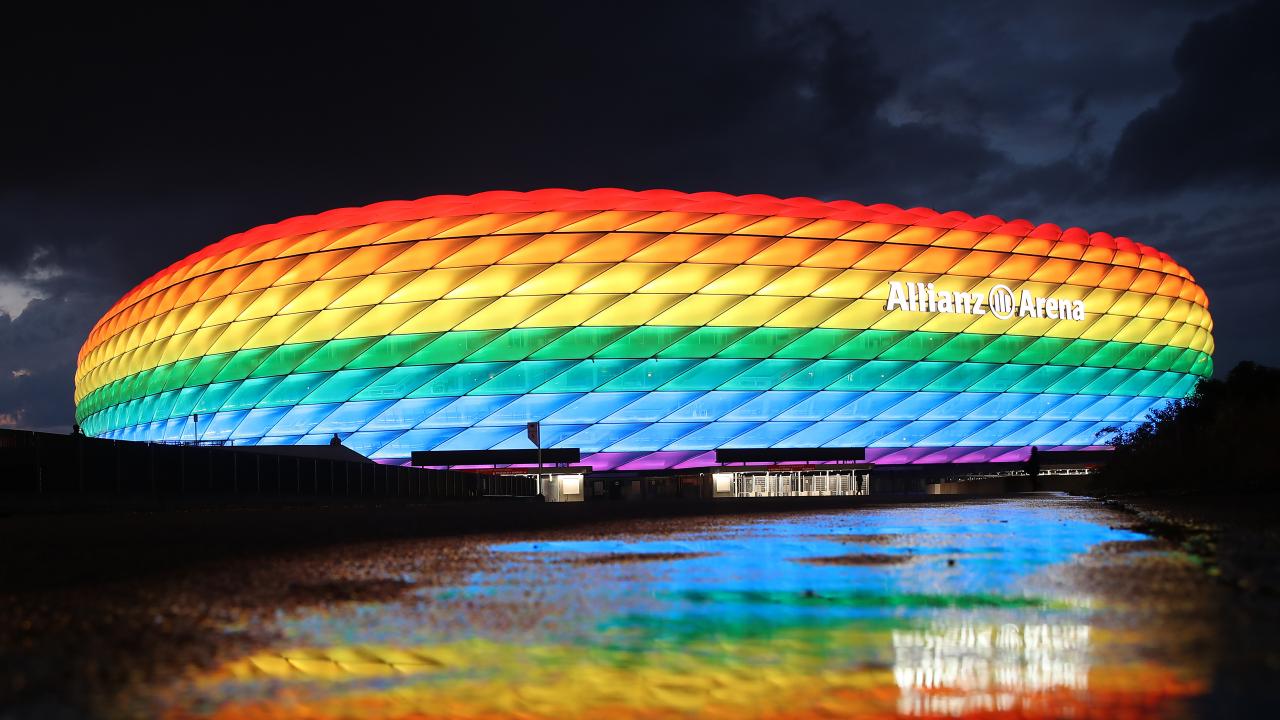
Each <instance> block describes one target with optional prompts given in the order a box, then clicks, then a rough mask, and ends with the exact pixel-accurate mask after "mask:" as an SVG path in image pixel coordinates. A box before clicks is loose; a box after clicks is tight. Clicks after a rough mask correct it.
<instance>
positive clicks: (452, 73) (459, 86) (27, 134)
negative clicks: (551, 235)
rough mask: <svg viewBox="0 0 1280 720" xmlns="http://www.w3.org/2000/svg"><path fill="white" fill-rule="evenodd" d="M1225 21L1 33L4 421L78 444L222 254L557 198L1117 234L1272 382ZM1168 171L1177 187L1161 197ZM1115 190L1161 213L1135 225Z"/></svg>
mask: <svg viewBox="0 0 1280 720" xmlns="http://www.w3.org/2000/svg"><path fill="white" fill-rule="evenodd" d="M1229 5H1230V2H1229V0H1223V2H1220V3H1217V4H1208V3H1174V4H1168V3H1153V4H1150V5H1141V4H1131V3H1123V4H1115V3H1104V2H1097V3H1071V4H1061V5H1056V4H1043V5H1031V6H1028V5H1026V4H1018V3H1000V2H987V3H976V4H965V5H963V6H961V5H939V4H937V3H931V2H917V1H916V0H902V1H901V2H894V3H881V4H874V5H873V4H859V5H856V6H851V5H847V4H843V3H830V2H826V1H825V0H815V1H814V2H785V3H784V2H764V1H762V2H757V3H754V4H742V3H736V2H723V3H720V2H697V3H681V2H652V3H646V4H644V5H641V6H632V5H621V4H614V3H598V2H597V3H586V2H583V3H563V4H554V5H553V4H550V3H510V4H507V5H500V4H495V3H472V4H462V3H450V4H430V5H422V6H417V7H415V8H414V9H413V10H412V11H409V10H406V9H405V8H404V7H403V6H383V5H379V4H377V3H364V4H362V5H361V6H360V8H359V10H358V11H356V10H353V9H352V8H351V7H350V6H347V7H342V8H338V9H334V10H329V9H327V7H326V6H324V5H323V4H279V3H268V4H257V5H253V6H246V7H244V8H232V7H231V6H230V5H226V4H218V5H193V4H186V3H171V4H167V5H158V6H155V7H133V8H129V9H118V8H116V7H110V6H99V7H97V8H96V9H94V8H90V9H87V10H79V9H78V10H77V11H76V12H69V11H68V10H67V9H66V8H60V7H57V6H41V9H37V10H35V11H34V12H37V13H39V14H38V15H33V16H30V17H25V18H22V17H19V16H17V15H12V16H11V17H10V20H11V22H10V24H9V25H10V27H11V28H12V29H13V31H12V32H10V33H9V34H8V37H7V38H6V40H7V41H8V42H7V43H5V44H0V67H4V68H5V70H4V71H3V72H4V73H5V75H6V77H5V80H6V93H7V96H8V98H10V100H11V102H10V108H11V109H10V111H9V112H6V113H4V114H0V168H3V170H0V232H3V233H4V237H5V240H4V243H3V245H0V348H3V349H2V350H0V424H4V423H8V424H15V423H16V424H22V425H28V426H37V425H38V426H54V425H58V424H63V423H69V422H70V416H71V398H70V395H71V375H72V371H73V366H74V356H75V352H76V350H77V349H78V347H79V344H80V341H81V340H82V339H83V338H84V336H85V334H86V333H87V332H88V330H89V328H90V327H91V326H92V324H93V322H94V321H95V320H96V319H97V318H98V317H99V316H100V314H101V313H102V312H103V311H104V310H105V309H106V308H107V307H108V306H109V305H110V304H111V303H112V302H113V301H114V300H115V299H116V298H117V297H119V296H120V294H122V293H123V292H125V291H126V290H127V289H128V288H129V287H131V286H132V285H133V284H135V283H137V282H138V281H140V280H141V279H143V278H145V277H146V276H148V275H150V274H151V273H153V272H155V271H156V270H158V269H160V268H161V267H163V266H165V265H167V264H169V263H171V262H173V261H174V260H176V259H178V258H180V257H182V256H183V255H185V254H186V253H189V252H191V251H193V250H195V249H197V248H199V247H201V246H203V245H205V244H208V243H210V242H212V241H214V240H217V239H218V238H221V237H223V236H225V235H227V234H230V233H233V232H237V231H239V230H243V229H245V228H248V227H252V226H254V225H257V224H261V223H265V222H272V221H275V220H278V219H281V218H284V217H289V216H291V215H296V214H302V213H310V212H317V211H321V210H325V209H328V208H331V207H339V206H347V205H358V204H364V203H368V202H374V201H378V200H386V199H393V198H413V197H421V196H424V195H429V194H433V193H442V192H443V193H469V192H478V191H482V190H489V189H533V188H538V187H549V186H564V187H579V188H584V187H594V186H622V187H633V188H646V187H672V188H676V189H682V190H690V191H696V190H707V189H714V190H722V191H725V192H738V193H755V192H764V193H772V194H777V195H783V196H789V195H813V196H818V197H826V198H837V197H840V198H849V199H854V200H859V201H862V202H866V203H875V202H894V203H898V204H901V205H904V206H907V207H911V206H917V205H927V206H933V207H937V208H938V209H940V210H948V209H953V208H958V209H962V210H967V211H970V212H975V213H979V214H982V213H988V212H992V213H997V214H1003V215H1005V216H1008V217H1016V216H1025V217H1029V218H1031V219H1033V220H1038V221H1042V220H1049V221H1054V222H1058V223H1060V224H1064V225H1065V224H1080V225H1083V226H1085V227H1088V228H1089V229H1105V230H1109V231H1111V232H1115V233H1117V234H1121V233H1124V234H1130V235H1132V236H1134V237H1136V238H1137V239H1139V240H1142V241H1144V242H1149V243H1151V244H1154V245H1157V246H1159V247H1162V248H1165V249H1169V250H1170V251H1171V252H1174V253H1175V255H1176V256H1177V257H1179V258H1180V259H1181V260H1183V261H1184V262H1185V263H1186V264H1188V265H1190V266H1191V267H1192V269H1193V271H1195V272H1197V273H1198V274H1199V275H1200V276H1201V280H1202V281H1203V282H1205V284H1206V287H1207V288H1208V289H1209V293H1210V296H1211V297H1213V298H1215V302H1219V300H1218V299H1217V298H1218V297H1219V296H1221V297H1223V298H1225V300H1224V301H1223V302H1224V303H1225V304H1224V306H1223V309H1222V311H1221V314H1219V315H1218V318H1219V319H1218V322H1219V344H1220V347H1224V348H1225V347H1231V348H1233V349H1232V350H1230V351H1229V352H1227V354H1226V357H1235V353H1236V350H1234V348H1247V349H1248V351H1249V352H1250V353H1253V357H1255V358H1256V359H1259V360H1263V361H1268V360H1270V361H1272V362H1275V361H1276V359H1277V355H1280V350H1278V349H1277V348H1276V347H1274V342H1273V341H1256V342H1254V341H1248V342H1246V341H1244V340H1242V338H1243V337H1244V335H1245V329H1244V328H1245V325H1246V323H1247V317H1248V315H1247V313H1246V312H1245V311H1244V310H1243V309H1241V308H1242V307H1243V306H1242V305H1241V304H1239V303H1236V301H1235V300H1234V299H1232V298H1235V297H1236V296H1237V295H1238V292H1236V291H1234V290H1226V289H1220V288H1218V287H1215V286H1214V285H1213V284H1211V283H1223V284H1224V285H1225V284H1227V283H1238V282H1240V278H1239V277H1237V276H1236V275H1235V274H1234V270H1233V269H1232V268H1233V263H1234V264H1239V263H1240V262H1241V259H1242V258H1244V259H1245V260H1246V262H1245V264H1248V265H1250V266H1251V267H1259V266H1260V265H1261V263H1264V262H1267V261H1268V260H1269V259H1270V256H1271V254H1272V253H1273V248H1274V247H1275V246H1274V243H1273V242H1271V241H1269V240H1268V237H1273V236H1274V235H1272V236H1267V235H1265V234H1260V233H1259V232H1258V230H1257V229H1258V228H1260V227H1265V226H1266V223H1267V222H1269V221H1270V222H1274V219H1275V217H1276V212H1275V210H1274V209H1269V201H1268V200H1267V198H1268V193H1269V192H1270V191H1273V186H1266V185H1260V186H1258V187H1257V188H1255V189H1254V190H1253V191H1252V192H1251V193H1244V194H1242V193H1240V192H1238V191H1237V192H1235V193H1233V195H1232V196H1231V197H1230V198H1227V197H1224V196H1221V195H1217V194H1215V193H1214V191H1212V190H1209V191H1202V190H1201V188H1202V187H1203V186H1205V184H1206V183H1208V184H1209V185H1212V184H1213V183H1215V182H1217V181H1218V178H1222V177H1227V176H1229V175H1232V174H1238V173H1239V172H1240V170H1239V168H1240V167H1242V166H1244V165H1246V164H1247V163H1245V162H1244V161H1243V160H1241V159H1240V158H1241V157H1242V156H1243V155H1242V154H1243V153H1244V152H1245V150H1247V149H1248V147H1249V142H1250V141H1249V139H1248V137H1245V136H1242V137H1241V138H1235V136H1234V135H1232V136H1231V138H1235V139H1231V138H1227V139H1224V138H1220V137H1207V138H1206V137H1201V136H1199V135H1196V134H1194V133H1187V132H1183V130H1182V127H1183V125H1182V124H1183V123H1184V122H1188V123H1190V122H1192V121H1196V122H1199V119H1198V116H1196V117H1194V118H1190V119H1187V118H1184V117H1182V116H1181V115H1179V113H1180V112H1188V111H1186V110H1179V108H1182V107H1183V106H1184V105H1186V104H1188V103H1190V105H1191V106H1193V108H1194V105H1195V102H1202V101H1203V100H1204V99H1205V98H1206V97H1207V96H1206V93H1209V92H1211V91H1212V92H1218V91H1217V90H1212V88H1210V89H1205V86H1206V85H1211V84H1212V82H1211V81H1212V79H1213V78H1214V77H1218V76H1220V75H1222V74H1223V73H1228V74H1230V73H1234V72H1240V71H1242V70H1247V71H1248V72H1253V73H1254V74H1253V75H1252V76H1251V77H1255V78H1256V77H1258V74H1257V73H1256V72H1254V70H1252V69H1248V68H1244V65H1247V63H1246V62H1245V60H1242V59H1241V58H1246V59H1247V58H1263V56H1266V57H1270V58H1272V59H1274V51H1270V52H1272V54H1271V55H1266V52H1267V51H1266V50H1265V49H1257V50H1256V51H1255V50H1250V51H1248V52H1247V53H1244V55H1241V57H1237V58H1235V59H1232V58H1226V59H1224V57H1223V53H1224V52H1227V54H1228V55H1230V51H1231V49H1232V48H1233V47H1235V46H1236V45H1237V44H1238V45H1239V46H1240V47H1244V46H1245V45H1246V44H1247V42H1246V40H1247V41H1248V42H1252V40H1249V39H1248V38H1244V39H1241V37H1242V36H1241V33H1243V34H1245V35H1248V36H1249V38H1253V37H1254V36H1255V35H1257V32H1255V31H1252V30H1250V29H1249V28H1248V27H1245V25H1247V24H1248V23H1249V22H1250V20H1249V18H1250V14H1251V13H1252V14H1253V15H1252V23H1254V24H1256V25H1260V24H1263V23H1264V22H1272V23H1273V29H1274V22H1273V20H1274V18H1272V16H1273V15H1274V12H1273V10H1259V9H1257V8H1253V9H1246V10H1242V11H1239V12H1235V13H1233V12H1231V11H1230V7H1229ZM1224 8H1225V9H1224ZM27 12H32V11H31V10H30V9H28V10H27ZM1224 12H1225V14H1223V13H1224ZM1268 13H1270V14H1268ZM1259 14H1262V15H1265V17H1259ZM1216 15H1222V17H1221V18H1218V19H1213V20H1210V21H1208V22H1205V23H1203V24H1201V25H1195V26H1194V28H1193V23H1194V22H1195V21H1197V20H1202V19H1205V18H1210V17H1213V16H1216ZM1241 17H1244V18H1245V19H1244V20H1241V19H1240V18H1241ZM1269 18H1270V19H1269ZM1189 28H1192V29H1191V30H1190V32H1189V33H1188V29H1189ZM1251 33H1252V34H1251ZM1184 35H1185V36H1186V37H1185V40H1184V39H1183V38H1184ZM1226 36H1238V37H1237V39H1236V41H1234V42H1232V41H1228V40H1225V39H1224V38H1225V37H1226ZM1180 43H1181V44H1180ZM1175 48H1177V49H1178V51H1177V55H1176V61H1175V60H1174V57H1175V56H1174V50H1175ZM1224 48H1225V50H1224ZM1242 52H1244V51H1242ZM1246 56H1247V57H1246ZM1264 59H1265V58H1264ZM1258 62H1261V60H1259V61H1258ZM1271 68H1272V70H1271V72H1272V73H1274V64H1273V65H1271ZM1274 85H1275V83H1272V86H1274ZM1234 87H1236V90H1235V91H1234V92H1236V93H1237V97H1236V102H1235V103H1234V104H1232V103H1225V104H1223V103H1220V108H1219V109H1218V110H1217V112H1218V113H1219V114H1221V115H1226V114H1227V111H1226V110H1222V109H1221V108H1229V109H1230V112H1236V113H1241V112H1243V110H1242V108H1244V107H1246V106H1248V105H1249V104H1255V105H1257V104H1259V103H1272V105H1267V106H1266V107H1268V108H1270V109H1269V110H1266V112H1270V113H1272V114H1271V115H1270V116H1269V117H1272V118H1274V102H1275V101H1274V100H1273V99H1270V98H1269V97H1265V98H1264V97H1262V96H1266V95H1268V93H1267V92H1265V91H1263V90H1260V89H1257V88H1255V89H1254V90H1253V91H1252V94H1251V95H1249V96H1248V97H1247V98H1244V97H1243V95H1241V93H1243V89H1242V85H1241V84H1240V83H1236V85H1235V86H1234ZM1184 96H1186V97H1188V98H1190V100H1180V99H1178V98H1182V97H1184ZM1213 97H1214V98H1216V99H1217V100H1223V98H1220V97H1218V96H1213ZM1161 98H1164V99H1163V100H1162V99H1161ZM1196 98H1200V100H1196ZM1193 100H1194V101H1195V102H1192V101H1193ZM1242 100H1247V102H1242ZM1149 108H1150V111H1149V112H1147V113H1146V114H1143V112H1144V111H1145V110H1148V109H1149ZM1150 118H1156V119H1155V120H1152V119H1150ZM1210 119H1211V120H1213V121H1214V122H1218V123H1226V124H1227V125H1229V126H1230V128H1249V129H1251V130H1250V131H1252V132H1261V128H1263V127H1264V126H1263V125H1261V124H1259V123H1261V122H1262V120H1258V121H1256V122H1255V121H1254V120H1251V119H1249V118H1242V117H1234V116H1232V117H1216V116H1215V117H1213V118H1210ZM1251 123H1253V124H1251ZM1193 124H1194V123H1193ZM1272 124H1274V123H1272ZM1223 127H1225V126H1223ZM1122 131H1123V138H1121V134H1122ZM1178 132H1183V136H1178V135H1177V133H1178ZM1269 137H1271V138H1272V139H1273V140H1274V134H1273V135H1271V136H1269ZM1117 143H1119V146H1118V149H1117ZM1162 143H1165V144H1167V143H1177V144H1178V145H1179V147H1182V148H1186V149H1187V150H1186V152H1187V157H1188V158H1193V157H1200V156H1209V155H1211V154H1212V155H1213V156H1214V157H1228V156H1230V157H1235V158H1237V159H1236V160H1232V161H1231V162H1230V163H1228V162H1227V161H1226V160H1223V161H1222V163H1221V164H1220V165H1219V166H1215V167H1214V168H1211V169H1210V171H1202V170H1203V168H1201V170H1197V173H1198V174H1196V173H1192V174H1186V173H1183V174H1181V175H1179V174H1178V173H1176V172H1172V173H1171V172H1169V171H1167V169H1161V165H1160V163H1170V162H1174V160H1171V159H1169V158H1168V157H1165V156H1163V155H1161V154H1160V152H1158V151H1157V149H1158V148H1159V147H1163V145H1162ZM1215 147H1216V151H1215V150H1214V148H1215ZM1130 148H1137V150H1132V149H1130ZM1113 151H1114V157H1113ZM1214 152H1216V153H1217V154H1214ZM1135 153H1136V154H1135ZM1233 153H1234V155H1233ZM1153 158H1154V159H1153ZM1232 163H1234V165H1233V164H1232ZM1197 167H1199V166H1197ZM1153 168H1154V169H1153ZM1230 168H1235V169H1230ZM1251 172H1253V175H1252V176H1253V177H1272V176H1271V175H1267V174H1266V173H1265V172H1262V171H1261V170H1258V169H1257V167H1256V166H1255V170H1254V171H1251ZM1267 172H1270V171H1267ZM1164 175H1167V176H1169V177H1176V178H1177V181H1176V183H1175V184H1172V185H1171V184H1168V183H1166V184H1165V185H1160V184H1159V183H1158V182H1156V181H1155V179H1154V178H1158V177H1160V176H1164ZM1121 183H1123V184H1124V187H1130V186H1133V187H1143V188H1145V189H1147V190H1149V191H1150V192H1148V193H1147V194H1145V195H1143V196H1141V199H1137V200H1135V199H1134V197H1135V196H1133V195H1131V194H1123V193H1120V192H1118V190H1119V189H1123V188H1122V187H1121ZM1173 189H1176V190H1177V192H1173V191H1172V190H1173ZM1189 195H1190V196H1189ZM1228 200H1229V201H1228ZM1224 213H1226V214H1225V215H1224ZM1225 217H1235V218H1247V219H1248V222H1246V223H1243V224H1231V223H1226V222H1224V221H1223V218H1225ZM1228 236H1230V237H1231V238H1232V241H1231V242H1230V243H1228V242H1226V241H1225V238H1226V237H1228ZM1255 281H1256V280H1255V278H1253V276H1250V277H1249V278H1247V282H1248V283H1253V282H1255ZM1232 287H1237V286H1235V285H1233V286H1232ZM31 298H36V299H35V300H34V301H31ZM1233 303H1236V304H1233ZM6 312H7V314H6ZM1215 312H1219V311H1218V309H1217V307H1216V306H1215ZM1237 313H1238V314H1237ZM1250 343H1252V344H1250Z"/></svg>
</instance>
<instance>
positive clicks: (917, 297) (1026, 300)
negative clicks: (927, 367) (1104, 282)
mask: <svg viewBox="0 0 1280 720" xmlns="http://www.w3.org/2000/svg"><path fill="white" fill-rule="evenodd" d="M884 309H885V310H887V311H893V310H905V311H907V312H930V313H947V314H950V315H986V314H987V313H988V312H990V313H991V314H992V315H994V316H995V317H996V318H997V319H999V320H1008V319H1009V318H1012V317H1014V316H1017V317H1020V318H1026V317H1029V318H1045V319H1049V320H1077V321H1079V320H1084V301H1083V300H1070V299H1067V298H1053V297H1043V296H1039V295H1033V294H1031V291H1030V290H1023V291H1022V292H1021V293H1018V294H1016V295H1015V293H1014V292H1013V291H1012V290H1010V289H1009V288H1008V287H1007V286H1005V285H996V286H994V287H992V288H991V293H990V295H989V296H988V295H987V294H986V293H983V292H981V291H975V292H964V291H952V290H938V289H935V288H934V287H933V283H918V282H900V281H897V280H890V281H889V299H888V300H887V301H886V302H885V305H884Z"/></svg>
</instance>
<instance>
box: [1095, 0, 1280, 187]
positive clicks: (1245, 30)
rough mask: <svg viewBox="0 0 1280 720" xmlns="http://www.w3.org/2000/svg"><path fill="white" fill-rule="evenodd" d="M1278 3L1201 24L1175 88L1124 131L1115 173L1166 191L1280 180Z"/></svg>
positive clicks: (1131, 183)
mask: <svg viewBox="0 0 1280 720" xmlns="http://www.w3.org/2000/svg"><path fill="white" fill-rule="evenodd" d="M1277 28H1280V3H1275V2H1262V3H1256V4H1252V5H1248V6H1245V7H1242V8H1238V9H1236V10H1233V11H1231V12H1228V13H1226V14H1223V15H1220V16H1218V17H1215V18H1212V19H1210V20H1206V21H1203V22H1200V23H1197V24H1196V25H1195V26H1194V27H1192V28H1191V31H1190V32H1189V33H1187V36H1186V38H1185V39H1184V40H1183V41H1182V43H1181V44H1180V45H1179V46H1178V50H1177V52H1176V53H1175V54H1174V61H1173V64H1174V67H1175V68H1176V69H1177V71H1178V87H1177V89H1176V90H1175V91H1174V92H1173V93H1171V94H1169V95H1168V96H1166V97H1165V98H1163V99H1162V100H1161V101H1160V102H1159V104H1158V105H1156V106H1155V107H1154V108H1152V109H1150V110H1147V111H1146V112H1144V113H1142V114H1141V115H1139V116H1138V117H1137V118H1135V119H1134V120H1133V122H1131V123H1130V124H1129V125H1128V127H1126V128H1125V131H1124V134H1123V135H1122V136H1121V138H1120V143H1119V145H1118V146H1117V147H1116V150H1115V155H1114V157H1113V159H1112V164H1111V171H1112V174H1113V175H1114V177H1115V178H1116V179H1117V180H1118V181H1120V183H1122V184H1123V185H1124V186H1125V187H1128V188H1131V189H1134V190H1137V191H1144V192H1166V191H1170V190H1176V189H1180V188H1184V187H1187V186H1189V185H1196V184H1201V183H1206V182H1214V181H1224V182H1234V183H1244V182H1258V181H1274V180H1276V179H1277V178H1280V132H1277V127H1280V95H1277V93H1276V88H1280V43H1277V42H1276V31H1277Z"/></svg>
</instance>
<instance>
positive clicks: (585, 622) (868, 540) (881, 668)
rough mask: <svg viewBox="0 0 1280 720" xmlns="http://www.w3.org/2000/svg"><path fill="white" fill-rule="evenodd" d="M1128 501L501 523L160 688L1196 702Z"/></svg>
mask: <svg viewBox="0 0 1280 720" xmlns="http://www.w3.org/2000/svg"><path fill="white" fill-rule="evenodd" d="M1108 512H1109V511H1105V510H1102V509H1101V508H1098V507H1096V506H1091V505H1086V504H1084V503H1080V502H1076V501H1074V500H1068V499H1066V498H1058V499H1054V498H1040V499H1028V500H1011V501H1000V502H990V503H973V504H961V505H936V506H923V505H913V506H911V507H898V508H871V509H860V510H853V511H846V512H824V513H813V514H793V515H779V516H767V517H766V516H760V517H750V518H744V519H742V520H741V521H738V522H728V523H725V522H723V521H718V522H717V523H716V524H715V525H714V526H713V527H711V529H705V528H704V527H703V526H700V525H699V521H698V520H697V519H689V520H682V521H678V522H676V523H673V524H671V526H672V530H670V531H668V532H664V533H661V534H653V533H639V532H637V533H628V532H626V531H625V530H623V531H619V532H617V533H614V534H611V535H609V536H606V537H596V538H590V539H582V538H575V537H569V536H568V535H567V534H566V535H565V536H564V537H563V538H557V536H555V535H554V534H550V535H547V536H541V537H538V538H536V539H514V538H513V539H510V540H503V539H498V540H496V541H494V542H489V543H485V548H484V550H485V551H486V557H488V558H489V561H488V562H486V563H484V564H483V566H482V567H479V566H478V567H476V568H475V569H474V570H473V571H470V572H464V573H462V574H461V575H460V576H455V577H458V578H460V579H458V580H456V581H453V582H445V583H442V584H435V583H431V584H423V585H422V586H420V587H418V588H416V589H415V590H414V591H413V592H412V593H409V594H406V595H398V594H388V596H386V597H370V599H369V600H368V601H367V602H355V603H347V604H344V605H341V606H336V605H335V606H330V607H328V608H327V609H325V610H315V609H312V610H306V611H299V612H295V613H292V614H286V615H283V616H281V617H280V618H279V619H278V621H277V622H278V625H279V628H278V630H279V636H280V637H282V638H283V641H281V642H280V643H279V645H278V646H276V647H272V648H264V649H261V650H260V651H256V652H254V653H252V654H249V655H246V656H242V657H238V658H235V659H233V660H231V661H230V662H226V663H223V664H222V665H221V666H219V667H217V668H216V669H215V670H213V671H211V672H204V673H200V674H197V675H195V676H193V677H191V678H184V679H182V680H180V681H177V682H174V683H173V684H171V685H170V686H168V687H167V688H165V689H164V690H163V691H161V692H157V693H156V694H154V695H153V696H151V697H148V698H142V699H139V700H138V702H139V703H142V704H143V705H145V706H147V711H148V712H149V713H151V714H155V715H159V716H163V717H169V718H233V717H257V718H276V717H281V718H282V717H307V718H340V717H363V718H410V717H412V718H496V717H508V716H518V717H522V718H597V717H609V718H673V717H695V716H698V717H725V718H729V717H735V718H736V717H760V718H806V717H845V716H853V715H857V716H865V717H900V716H905V717H979V716H980V717H984V718H985V717H1015V716H1016V717H1063V716H1085V715H1089V716H1099V717H1109V716H1117V715H1124V716H1126V717H1165V716H1170V715H1179V714H1182V713H1184V712H1185V704H1184V703H1185V701H1186V700H1187V699H1189V698H1192V697H1194V696H1195V695H1197V694H1198V693H1200V692H1202V691H1203V689H1204V687H1203V682H1202V681H1201V680H1200V679H1199V673H1200V670H1199V669H1198V667H1197V666H1196V665H1195V663H1191V662H1187V663H1183V662H1179V661H1178V660H1177V658H1173V659H1170V658H1168V657H1166V655H1167V653H1162V652H1161V651H1160V650H1159V648H1158V647H1157V646H1158V645H1159V643H1158V642H1157V634H1158V633H1159V630H1160V629H1159V627H1158V626H1157V625H1156V624H1155V623H1154V622H1152V621H1151V619H1150V618H1148V617H1147V616H1145V615H1143V614H1142V613H1141V611H1140V610H1138V609H1135V608H1132V607H1125V606H1124V603H1123V602H1120V601H1117V600H1116V598H1115V597H1112V595H1113V594H1112V593H1108V592H1107V591H1106V590H1105V585H1106V582H1107V580H1106V577H1107V576H1106V575H1105V573H1106V572H1107V568H1108V567H1110V566H1109V565H1108V563H1113V562H1115V563H1119V562H1123V561H1124V557H1125V556H1124V555H1123V554H1122V553H1116V552H1114V548H1117V547H1124V546H1126V545H1128V544H1130V543H1142V545H1140V546H1138V547H1141V549H1142V553H1143V554H1144V555H1147V554H1155V555H1161V554H1163V555H1166V556H1169V557H1168V558H1167V559H1168V561H1169V562H1179V560H1178V558H1177V557H1174V554H1173V553H1168V552H1163V551H1160V550H1158V549H1152V546H1151V543H1150V542H1149V541H1148V537H1147V536H1146V535H1143V534H1141V533H1138V532H1134V531H1131V530H1127V529H1122V528H1118V527H1113V526H1114V525H1115V524H1116V517H1115V516H1114V515H1110V514H1107V513H1108ZM860 545H861V546H865V547H863V548H860V547H859V546H860ZM429 547H430V546H427V548H428V549H429ZM1098 548H1103V549H1110V550H1109V551H1108V552H1096V553H1095V552H1091V551H1093V550H1095V549H1098ZM424 551H427V550H424ZM1099 573H1102V575H1101V576H1100V575H1099ZM1099 577H1102V578H1103V580H1102V589H1099V580H1098V578H1099ZM357 595H358V598H357V599H359V598H360V597H364V596H363V595H360V594H357Z"/></svg>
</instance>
